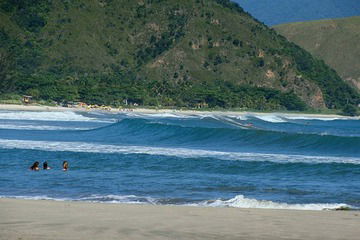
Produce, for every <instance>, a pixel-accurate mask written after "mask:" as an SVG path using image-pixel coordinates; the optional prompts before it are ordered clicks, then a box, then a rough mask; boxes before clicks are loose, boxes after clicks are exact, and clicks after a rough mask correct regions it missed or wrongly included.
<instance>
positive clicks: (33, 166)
mask: <svg viewBox="0 0 360 240" xmlns="http://www.w3.org/2000/svg"><path fill="white" fill-rule="evenodd" d="M39 164H40V163H39V162H38V161H36V162H34V163H33V165H32V166H31V167H30V170H31V171H39V170H40V168H39Z"/></svg>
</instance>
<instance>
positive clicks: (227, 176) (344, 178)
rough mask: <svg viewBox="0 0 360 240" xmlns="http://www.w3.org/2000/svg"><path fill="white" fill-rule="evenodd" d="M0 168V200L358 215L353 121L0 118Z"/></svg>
mask: <svg viewBox="0 0 360 240" xmlns="http://www.w3.org/2000/svg"><path fill="white" fill-rule="evenodd" d="M65 160H66V161H68V162H69V170H68V171H66V172H65V171H62V162H63V161H65ZM35 161H39V162H40V164H42V163H43V162H44V161H47V162H48V164H49V166H50V167H51V168H52V169H51V170H40V171H37V172H36V171H30V170H29V167H30V166H31V165H32V163H33V162H35ZM0 168H1V169H2V171H1V174H0V197H6V198H21V199H50V200H57V201H90V202H104V203H130V204H153V205H188V206H201V207H235V208H271V209H298V210H325V209H339V208H342V209H360V120H358V119H351V118H348V119H343V118H315V117H314V118H311V117H300V116H298V115H284V114H255V113H254V114H245V115H231V114H210V113H204V114H201V113H199V114H196V115H195V114H194V115H191V114H183V113H181V112H174V113H163V114H160V113H159V114H140V113H134V112H124V113H119V114H112V113H111V114H110V113H103V112H84V113H80V112H78V113H75V112H30V111H0Z"/></svg>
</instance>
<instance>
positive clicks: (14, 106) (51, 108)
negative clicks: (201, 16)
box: [0, 104, 360, 120]
mask: <svg viewBox="0 0 360 240" xmlns="http://www.w3.org/2000/svg"><path fill="white" fill-rule="evenodd" d="M1 110H3V111H38V112H44V111H50V112H105V113H113V114H117V113H138V114H178V115H210V114H212V115H222V116H225V115H234V116H245V115H262V116H266V115H281V116H288V117H304V118H329V119H330V118H338V119H357V120H358V119H360V117H349V116H343V115H337V114H324V113H322V114H317V113H301V112H295V113H291V112H251V111H231V110H229V111H227V110H224V111H218V110H214V111H198V110H175V109H150V108H131V109H130V108H129V109H126V108H124V109H119V108H112V109H111V110H102V109H87V108H83V107H74V108H67V107H60V106H45V105H18V104H0V111H1Z"/></svg>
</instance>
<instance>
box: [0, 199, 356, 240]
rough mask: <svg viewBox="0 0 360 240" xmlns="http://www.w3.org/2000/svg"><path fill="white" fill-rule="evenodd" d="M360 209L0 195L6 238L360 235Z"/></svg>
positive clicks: (1, 234) (0, 226)
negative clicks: (113, 201)
mask: <svg viewBox="0 0 360 240" xmlns="http://www.w3.org/2000/svg"><path fill="white" fill-rule="evenodd" d="M359 226H360V212H358V211H297V210H265V209H236V208H210V207H208V208H202V207H185V206H152V205H129V204H104V203H86V202H56V201H46V200H17V199H0V239H1V240H12V239H14V240H15V239H16V240H20V239H21V240H42V239H44V240H45V239H46V240H49V239H54V240H55V239H56V240H59V239H104V240H110V239H124V240H126V239H139V240H142V239H144V240H145V239H147V240H148V239H151V240H157V239H181V240H182V239H184V240H185V239H187V240H192V239H194V240H196V239H204V240H205V239H206V240H209V239H221V240H228V239H234V240H235V239H236V240H242V239H243V240H252V239H254V240H255V239H257V240H259V239H261V240H262V239H269V240H280V239H287V240H289V239H292V240H295V239H304V240H305V239H306V240H315V239H316V240H322V239H326V240H332V239H344V240H345V239H346V240H352V239H354V240H355V239H356V240H357V239H359V236H360V227H359Z"/></svg>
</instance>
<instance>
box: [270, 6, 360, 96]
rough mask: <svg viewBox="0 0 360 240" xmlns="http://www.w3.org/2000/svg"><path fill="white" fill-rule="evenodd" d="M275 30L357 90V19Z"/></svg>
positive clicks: (359, 53) (359, 72)
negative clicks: (315, 57)
mask: <svg viewBox="0 0 360 240" xmlns="http://www.w3.org/2000/svg"><path fill="white" fill-rule="evenodd" d="M359 7H360V4H359ZM274 28H275V29H276V31H278V32H279V33H280V34H282V35H284V36H286V37H287V38H288V39H289V40H290V41H293V42H294V43H296V44H298V45H299V46H301V47H303V48H304V49H306V50H307V51H309V52H310V53H312V54H313V55H315V56H317V57H319V58H321V59H323V60H324V61H325V62H326V63H327V64H329V66H331V67H333V68H334V69H335V70H336V71H337V72H338V73H339V75H340V76H341V77H342V79H344V80H346V81H347V82H349V83H350V84H352V85H353V86H354V87H356V88H358V89H359V90H360V61H359V56H360V44H359V42H360V34H359V33H360V17H350V18H341V19H332V20H321V21H312V22H303V23H292V24H284V25H279V26H275V27H274Z"/></svg>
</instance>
